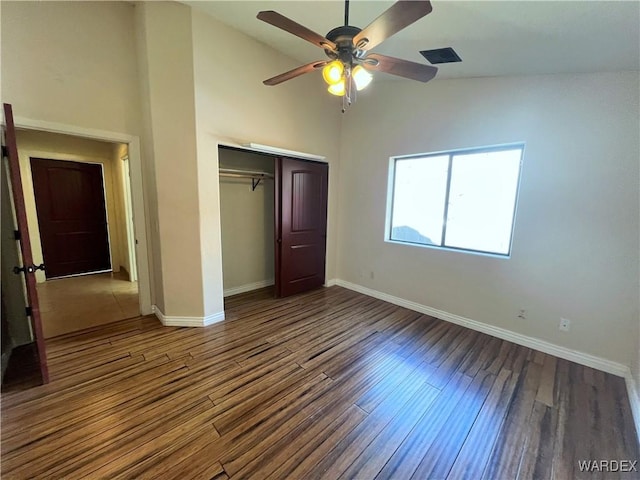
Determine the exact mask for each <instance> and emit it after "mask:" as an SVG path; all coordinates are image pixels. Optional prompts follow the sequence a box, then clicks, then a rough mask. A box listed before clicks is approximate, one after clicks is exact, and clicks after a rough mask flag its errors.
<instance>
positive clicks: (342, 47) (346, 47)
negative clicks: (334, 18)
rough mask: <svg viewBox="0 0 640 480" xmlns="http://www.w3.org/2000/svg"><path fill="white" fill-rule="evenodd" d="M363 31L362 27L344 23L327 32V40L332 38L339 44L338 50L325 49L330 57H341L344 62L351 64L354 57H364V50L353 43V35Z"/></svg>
mask: <svg viewBox="0 0 640 480" xmlns="http://www.w3.org/2000/svg"><path fill="white" fill-rule="evenodd" d="M361 31H362V29H361V28H358V27H353V26H351V25H343V26H340V27H336V28H334V29H333V30H331V31H330V32H329V33H327V35H326V38H327V40H331V41H332V42H333V43H335V44H336V45H337V47H338V48H337V51H335V52H334V51H331V50H327V49H325V52H326V53H327V55H328V56H329V57H330V58H333V59H339V60H340V61H342V63H344V64H347V65H351V64H352V63H353V60H354V58H362V57H363V56H364V54H365V52H364V50H359V49H358V48H356V46H355V45H354V44H353V37H355V36H356V35H357V34H358V33H360V32H361Z"/></svg>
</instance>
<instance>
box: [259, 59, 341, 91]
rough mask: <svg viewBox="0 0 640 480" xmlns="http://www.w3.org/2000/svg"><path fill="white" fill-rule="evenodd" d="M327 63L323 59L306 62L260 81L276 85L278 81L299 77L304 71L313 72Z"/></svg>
mask: <svg viewBox="0 0 640 480" xmlns="http://www.w3.org/2000/svg"><path fill="white" fill-rule="evenodd" d="M327 63H329V62H328V61H324V60H322V61H319V62H311V63H307V64H306V65H302V66H300V67H297V68H294V69H293V70H289V71H288V72H284V73H281V74H280V75H276V76H275V77H271V78H269V79H267V80H265V81H264V82H262V83H264V84H265V85H269V86H273V85H278V84H279V83H282V82H286V81H287V80H291V79H292V78H296V77H299V76H300V75H304V74H305V73H310V72H313V71H314V70H316V69H318V68H321V67H324V66H325V65H326V64H327Z"/></svg>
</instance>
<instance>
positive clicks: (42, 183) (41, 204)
mask: <svg viewBox="0 0 640 480" xmlns="http://www.w3.org/2000/svg"><path fill="white" fill-rule="evenodd" d="M31 172H32V175H33V189H34V192H35V196H36V210H37V211H38V226H39V227H40V239H41V241H42V254H43V256H44V264H45V265H46V270H45V271H46V274H47V278H55V277H62V276H65V275H74V274H78V273H88V272H97V271H104V270H110V269H111V259H110V256H109V234H108V231H107V213H106V209H105V197H104V187H103V179H102V166H101V165H97V164H91V163H79V162H68V161H63V160H47V159H42V158H32V159H31Z"/></svg>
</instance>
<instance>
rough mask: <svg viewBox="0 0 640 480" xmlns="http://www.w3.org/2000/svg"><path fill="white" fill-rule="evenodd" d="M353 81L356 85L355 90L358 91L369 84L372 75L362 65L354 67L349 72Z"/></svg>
mask: <svg viewBox="0 0 640 480" xmlns="http://www.w3.org/2000/svg"><path fill="white" fill-rule="evenodd" d="M351 75H352V76H353V81H354V82H355V83H356V90H358V91H360V90H362V89H363V88H365V87H366V86H367V85H369V84H370V83H371V80H372V79H373V75H371V74H370V73H369V72H367V71H366V70H365V69H364V68H363V67H362V65H356V66H355V67H354V69H353V71H352V72H351Z"/></svg>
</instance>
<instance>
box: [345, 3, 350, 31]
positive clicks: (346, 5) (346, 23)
mask: <svg viewBox="0 0 640 480" xmlns="http://www.w3.org/2000/svg"><path fill="white" fill-rule="evenodd" d="M347 25H349V0H344V26H345V27H346V26H347Z"/></svg>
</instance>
